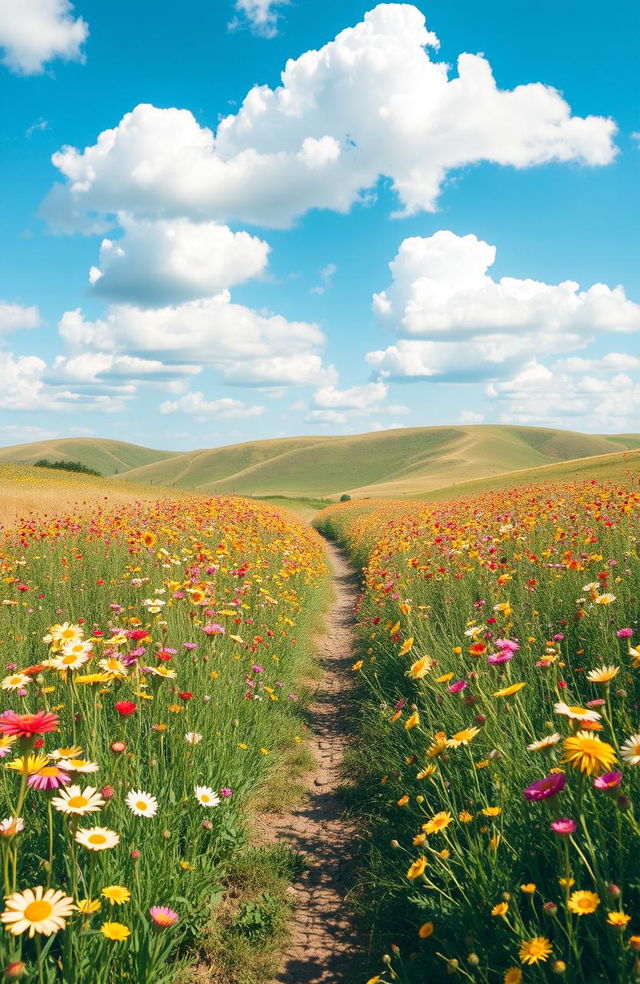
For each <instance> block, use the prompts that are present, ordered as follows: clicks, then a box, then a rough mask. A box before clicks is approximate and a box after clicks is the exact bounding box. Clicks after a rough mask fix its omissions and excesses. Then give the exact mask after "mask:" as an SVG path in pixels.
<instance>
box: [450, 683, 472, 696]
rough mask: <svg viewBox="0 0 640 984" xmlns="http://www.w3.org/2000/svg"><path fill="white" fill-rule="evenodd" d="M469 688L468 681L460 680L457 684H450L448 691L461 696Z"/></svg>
mask: <svg viewBox="0 0 640 984" xmlns="http://www.w3.org/2000/svg"><path fill="white" fill-rule="evenodd" d="M468 686H469V684H468V683H467V681H466V680H458V681H457V682H456V683H450V684H449V686H448V687H447V690H448V691H449V693H450V694H459V693H460V692H461V691H462V690H464V689H465V687H468Z"/></svg>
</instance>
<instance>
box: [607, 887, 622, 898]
mask: <svg viewBox="0 0 640 984" xmlns="http://www.w3.org/2000/svg"><path fill="white" fill-rule="evenodd" d="M607 892H608V893H609V895H610V896H611V898H613V899H619V898H620V896H621V895H622V892H621V890H620V886H619V885H607Z"/></svg>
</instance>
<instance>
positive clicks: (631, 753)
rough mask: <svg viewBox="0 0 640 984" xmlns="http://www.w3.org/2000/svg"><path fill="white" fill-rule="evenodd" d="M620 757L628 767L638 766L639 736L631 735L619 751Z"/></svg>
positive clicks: (639, 759)
mask: <svg viewBox="0 0 640 984" xmlns="http://www.w3.org/2000/svg"><path fill="white" fill-rule="evenodd" d="M620 755H621V756H622V758H623V759H624V761H625V762H626V763H627V764H628V765H640V735H631V737H630V738H627V740H626V741H625V742H624V744H623V745H622V747H621V749H620Z"/></svg>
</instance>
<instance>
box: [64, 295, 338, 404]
mask: <svg viewBox="0 0 640 984" xmlns="http://www.w3.org/2000/svg"><path fill="white" fill-rule="evenodd" d="M59 332H60V335H61V337H62V339H63V340H64V342H65V343H66V344H67V345H68V346H69V348H70V350H71V351H72V353H78V354H79V353H81V352H84V351H86V350H89V351H92V352H100V353H110V354H112V355H118V356H123V355H128V356H133V357H135V358H141V359H144V360H149V359H150V360H157V362H159V363H161V364H162V365H163V366H164V367H177V369H178V370H182V369H184V367H189V366H190V367H197V366H200V365H204V366H210V367H212V368H214V369H216V370H218V372H219V373H220V375H221V377H222V379H223V380H224V381H225V382H229V383H235V384H238V385H257V386H284V385H291V384H296V383H300V384H316V385H317V384H318V383H321V382H323V381H324V379H325V378H326V370H325V369H324V368H323V365H322V357H321V355H320V353H319V349H320V348H321V346H322V344H323V342H324V335H323V334H322V332H321V331H320V329H319V328H318V326H317V325H315V324H312V323H309V322H304V321H298V322H292V321H287V320H286V319H285V318H283V317H281V316H280V315H264V314H259V313H258V312H256V311H253V310H251V308H247V307H244V306H242V305H240V304H233V303H232V302H231V300H230V298H229V295H228V293H227V292H223V293H222V294H220V295H218V296H215V297H210V298H205V299H203V300H199V301H190V302H188V303H186V304H178V305H171V306H167V307H162V308H140V307H133V306H131V305H114V306H112V307H111V308H110V309H109V311H108V313H107V315H106V316H105V317H104V318H102V319H98V320H96V321H88V320H86V319H85V317H84V316H83V314H82V312H81V311H80V310H78V309H76V310H74V311H67V312H66V313H65V314H64V316H63V318H62V319H61V321H60V325H59ZM330 378H333V377H332V376H331V377H330Z"/></svg>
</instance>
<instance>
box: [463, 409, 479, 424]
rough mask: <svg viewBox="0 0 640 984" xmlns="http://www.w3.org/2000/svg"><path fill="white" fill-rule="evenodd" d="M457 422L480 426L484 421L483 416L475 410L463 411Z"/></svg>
mask: <svg viewBox="0 0 640 984" xmlns="http://www.w3.org/2000/svg"><path fill="white" fill-rule="evenodd" d="M458 420H459V421H460V423H461V424H481V423H482V421H483V420H484V414H483V413H478V412H477V411H476V410H463V411H462V412H461V414H460V416H459V417H458Z"/></svg>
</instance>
